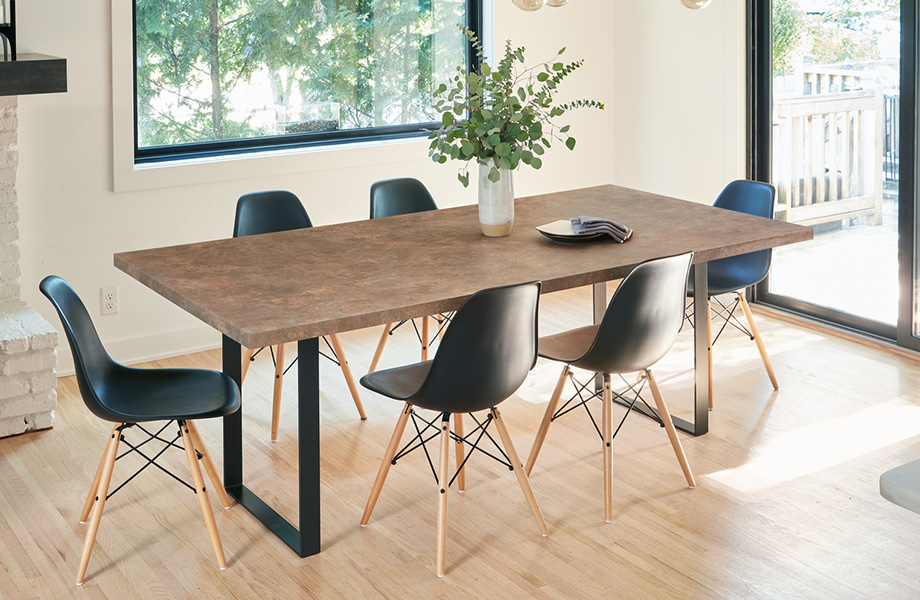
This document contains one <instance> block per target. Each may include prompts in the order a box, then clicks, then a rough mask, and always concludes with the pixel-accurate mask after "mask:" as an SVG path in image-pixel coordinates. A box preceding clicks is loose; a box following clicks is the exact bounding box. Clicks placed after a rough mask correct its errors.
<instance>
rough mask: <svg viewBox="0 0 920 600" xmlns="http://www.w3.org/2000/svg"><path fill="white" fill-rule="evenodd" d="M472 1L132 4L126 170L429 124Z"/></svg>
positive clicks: (474, 8)
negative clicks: (131, 165)
mask: <svg viewBox="0 0 920 600" xmlns="http://www.w3.org/2000/svg"><path fill="white" fill-rule="evenodd" d="M458 23H464V24H466V25H467V26H468V27H470V28H472V29H473V30H474V31H477V32H481V26H482V17H481V8H480V0H135V9H134V24H135V27H134V32H135V162H138V163H142V162H152V161H157V160H163V159H168V158H171V157H178V156H183V157H189V156H206V155H212V154H228V153H233V152H242V151H247V150H252V149H263V148H279V147H289V146H297V145H308V144H316V143H332V142H338V141H346V140H355V139H380V138H385V137H397V136H412V135H421V134H422V133H423V132H425V130H426V128H427V127H431V126H436V125H435V124H434V123H433V122H434V121H436V120H437V115H436V113H435V112H434V110H433V109H432V107H431V98H432V92H433V90H434V88H436V87H437V85H438V83H440V82H441V81H446V80H447V78H448V77H449V76H450V74H451V73H452V72H453V71H454V70H455V69H456V67H457V66H458V65H461V64H464V63H465V62H466V60H467V58H466V57H467V44H466V41H465V40H464V38H463V35H462V33H461V32H460V30H459V28H458V27H457V24H458Z"/></svg>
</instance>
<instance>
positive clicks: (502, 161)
mask: <svg viewBox="0 0 920 600" xmlns="http://www.w3.org/2000/svg"><path fill="white" fill-rule="evenodd" d="M498 166H499V168H501V169H510V168H511V160H510V159H508V158H506V157H504V156H502V157H501V158H499V159H498Z"/></svg>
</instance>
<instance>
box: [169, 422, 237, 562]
mask: <svg viewBox="0 0 920 600" xmlns="http://www.w3.org/2000/svg"><path fill="white" fill-rule="evenodd" d="M179 431H180V432H181V433H182V445H183V446H184V447H185V457H186V458H187V459H188V468H189V470H190V471H191V472H192V482H193V483H194V485H195V494H196V495H197V496H198V504H199V505H200V506H201V514H202V516H204V524H205V525H206V526H207V528H208V536H209V537H210V538H211V547H212V548H213V549H214V556H216V557H217V566H218V567H220V570H221V571H223V570H224V569H226V568H227V561H226V559H225V558H224V547H223V546H222V545H221V543H220V533H219V532H218V531H217V523H216V522H215V521H214V513H213V512H212V511H211V502H210V501H209V500H208V492H207V489H206V488H205V485H204V477H202V475H201V469H199V468H198V456H196V454H195V443H194V442H193V441H192V436H191V434H190V432H189V427H188V423H187V422H180V423H179Z"/></svg>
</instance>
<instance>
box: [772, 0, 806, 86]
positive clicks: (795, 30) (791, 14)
mask: <svg viewBox="0 0 920 600" xmlns="http://www.w3.org/2000/svg"><path fill="white" fill-rule="evenodd" d="M804 25H805V21H804V19H803V16H802V12H801V11H800V10H799V8H798V4H797V3H796V1H795V0H773V75H774V76H775V75H785V74H786V73H787V72H789V71H791V70H792V60H793V55H794V54H795V52H796V50H798V47H799V44H801V42H802V35H803V33H804Z"/></svg>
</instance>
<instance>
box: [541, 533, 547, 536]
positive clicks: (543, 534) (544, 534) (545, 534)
mask: <svg viewBox="0 0 920 600" xmlns="http://www.w3.org/2000/svg"><path fill="white" fill-rule="evenodd" d="M540 535H542V536H543V537H549V534H548V533H541V534H540Z"/></svg>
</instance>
